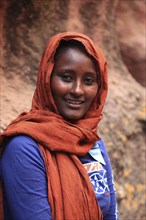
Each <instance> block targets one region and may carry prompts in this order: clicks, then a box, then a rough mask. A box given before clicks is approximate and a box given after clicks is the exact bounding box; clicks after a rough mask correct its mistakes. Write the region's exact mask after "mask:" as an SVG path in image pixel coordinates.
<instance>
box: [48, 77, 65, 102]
mask: <svg viewBox="0 0 146 220" xmlns="http://www.w3.org/2000/svg"><path fill="white" fill-rule="evenodd" d="M68 89H69V88H68V85H66V84H65V83H64V82H62V80H60V79H59V78H58V77H54V78H52V81H51V91H52V95H53V97H54V99H55V98H57V97H60V96H62V95H64V94H65V93H66V92H67V91H68Z"/></svg>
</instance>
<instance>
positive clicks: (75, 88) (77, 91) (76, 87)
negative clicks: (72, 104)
mask: <svg viewBox="0 0 146 220" xmlns="http://www.w3.org/2000/svg"><path fill="white" fill-rule="evenodd" d="M70 92H71V94H72V95H74V96H81V95H83V94H84V88H83V84H82V82H81V81H74V82H73V84H72V88H71V90H70Z"/></svg>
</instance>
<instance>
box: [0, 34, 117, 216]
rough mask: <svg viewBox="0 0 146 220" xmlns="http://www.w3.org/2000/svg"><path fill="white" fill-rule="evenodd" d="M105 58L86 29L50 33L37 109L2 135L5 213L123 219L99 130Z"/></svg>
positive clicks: (35, 101) (35, 100)
mask: <svg viewBox="0 0 146 220" xmlns="http://www.w3.org/2000/svg"><path fill="white" fill-rule="evenodd" d="M106 95H107V68H106V60H105V58H104V56H103V55H102V52H101V50H100V49H99V48H98V47H97V46H95V45H94V43H93V42H92V40H91V39H89V38H88V37H87V36H85V35H83V34H79V33H70V32H66V33H61V34H57V35H55V36H54V37H52V38H51V40H50V41H49V43H48V45H47V47H46V49H45V52H44V54H43V57H42V61H41V64H40V68H39V73H38V81H37V85H36V90H35V93H34V97H33V100H32V109H31V111H30V112H28V113H22V114H21V115H20V116H19V117H18V118H17V119H15V120H14V121H13V122H12V123H11V124H10V125H9V126H8V128H7V129H6V130H5V131H4V133H3V134H2V135H1V143H2V144H1V146H2V147H1V148H2V156H1V179H2V188H3V206H4V219H5V220H10V219H11V220H12V219H15V220H23V219H24V220H26V219H27V220H32V219H35V220H50V219H53V220H101V219H104V220H116V219H118V216H117V208H116V196H115V189H114V184H113V176H112V170H111V165H110V162H109V159H108V154H107V151H106V148H105V145H104V143H103V141H102V140H101V139H100V137H99V136H98V135H97V125H98V123H99V121H100V119H101V117H102V109H103V106H104V102H105V99H106Z"/></svg>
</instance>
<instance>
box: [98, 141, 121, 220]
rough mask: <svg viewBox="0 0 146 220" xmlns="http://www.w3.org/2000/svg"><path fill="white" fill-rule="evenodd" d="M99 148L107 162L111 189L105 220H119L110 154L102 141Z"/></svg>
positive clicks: (106, 167) (108, 180)
mask: <svg viewBox="0 0 146 220" xmlns="http://www.w3.org/2000/svg"><path fill="white" fill-rule="evenodd" d="M98 144H99V147H100V149H101V152H102V155H103V158H104V160H105V163H106V165H105V169H106V171H107V182H108V187H109V189H110V200H111V201H110V207H109V210H108V212H107V214H106V215H105V216H104V220H118V210H117V201H116V191H115V187H114V178H113V174H112V167H111V164H110V160H109V157H108V153H107V151H106V147H105V145H104V143H103V141H102V140H100V141H99V142H98Z"/></svg>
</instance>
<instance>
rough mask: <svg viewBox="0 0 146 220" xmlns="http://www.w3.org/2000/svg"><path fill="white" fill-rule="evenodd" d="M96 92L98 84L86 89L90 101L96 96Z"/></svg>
mask: <svg viewBox="0 0 146 220" xmlns="http://www.w3.org/2000/svg"><path fill="white" fill-rule="evenodd" d="M97 92H98V86H95V87H93V88H91V89H89V90H88V92H87V96H88V99H89V100H90V101H91V102H92V101H93V100H94V98H95V97H96V95H97Z"/></svg>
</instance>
